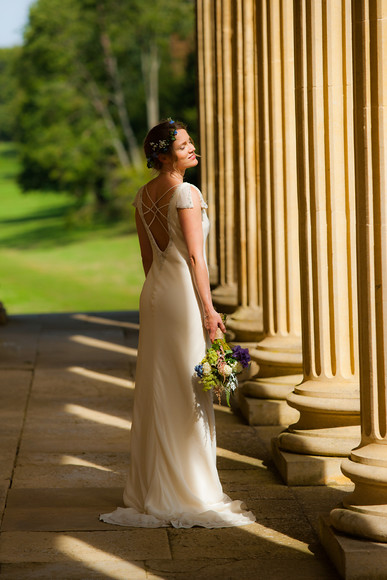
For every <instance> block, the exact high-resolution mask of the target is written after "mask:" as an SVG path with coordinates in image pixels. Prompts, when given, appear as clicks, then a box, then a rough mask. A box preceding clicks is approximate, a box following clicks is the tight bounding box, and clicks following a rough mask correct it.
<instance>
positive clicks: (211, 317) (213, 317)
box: [204, 310, 226, 342]
mask: <svg viewBox="0 0 387 580" xmlns="http://www.w3.org/2000/svg"><path fill="white" fill-rule="evenodd" d="M204 326H205V327H206V329H207V331H208V334H209V336H210V340H211V342H214V340H215V338H219V337H217V336H216V333H217V330H218V328H220V330H221V331H222V332H223V333H225V332H226V327H225V325H224V324H223V320H222V317H221V316H220V314H218V312H216V310H211V311H210V312H208V313H207V314H206V315H205V317H204Z"/></svg>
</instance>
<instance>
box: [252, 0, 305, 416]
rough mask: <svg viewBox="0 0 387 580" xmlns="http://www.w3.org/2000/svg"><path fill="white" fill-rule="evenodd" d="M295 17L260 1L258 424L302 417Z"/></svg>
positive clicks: (279, 0)
mask: <svg viewBox="0 0 387 580" xmlns="http://www.w3.org/2000/svg"><path fill="white" fill-rule="evenodd" d="M292 22H293V2H287V1H284V0H270V1H269V0H262V1H260V2H258V3H257V37H258V39H259V46H258V53H259V58H258V65H259V67H260V68H259V70H258V78H259V94H258V105H259V125H260V133H259V142H260V170H261V176H260V177H261V179H260V192H261V193H260V194H261V212H262V214H261V215H262V218H261V219H262V280H263V298H262V300H263V325H264V334H265V337H264V339H263V340H262V341H261V342H259V343H258V345H257V346H256V348H255V349H251V351H250V352H251V355H252V357H253V359H254V360H255V361H256V363H257V364H258V365H259V372H258V375H257V376H256V377H255V378H254V379H253V380H249V381H247V382H246V383H244V385H243V388H242V395H241V408H242V411H243V404H244V403H245V402H247V403H248V405H249V407H251V406H254V405H255V406H256V408H257V414H256V416H255V418H254V422H255V423H260V424H266V423H289V422H290V421H292V420H295V419H296V418H297V416H298V413H295V412H294V411H293V410H292V409H289V407H287V405H286V403H285V402H284V400H285V398H286V396H287V395H288V394H289V393H290V392H291V391H292V389H293V387H294V385H295V384H297V383H299V382H300V381H301V379H302V375H301V371H302V356H301V313H300V275H299V252H298V213H297V172H296V126H295V102H294V62H293V55H294V39H293V27H292ZM251 398H255V399H261V400H265V401H268V400H277V401H278V400H279V401H282V403H283V412H282V415H281V416H277V417H276V413H277V410H278V405H277V403H273V410H274V415H273V414H271V413H270V409H269V407H268V404H267V403H266V404H265V405H263V406H260V405H261V403H260V402H259V401H258V402H257V401H251ZM259 408H261V411H262V412H261V416H260V414H259V411H258V409H259ZM284 413H285V415H284ZM247 418H249V417H247ZM252 421H253V420H252V419H251V422H252Z"/></svg>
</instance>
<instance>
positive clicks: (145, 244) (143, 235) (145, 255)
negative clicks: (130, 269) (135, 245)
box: [135, 209, 153, 276]
mask: <svg viewBox="0 0 387 580" xmlns="http://www.w3.org/2000/svg"><path fill="white" fill-rule="evenodd" d="M135 216H136V228H137V234H138V239H139V242H140V251H141V259H142V266H143V268H144V272H145V276H147V275H148V272H149V270H150V267H151V266H152V262H153V252H152V246H151V243H150V241H149V237H148V234H147V232H146V229H145V227H144V224H143V223H142V220H141V218H140V214H139V213H138V209H136V214H135Z"/></svg>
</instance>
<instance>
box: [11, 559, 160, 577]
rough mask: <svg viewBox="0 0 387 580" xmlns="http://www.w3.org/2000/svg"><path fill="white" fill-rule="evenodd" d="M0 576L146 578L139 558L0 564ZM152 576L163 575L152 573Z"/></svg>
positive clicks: (146, 575)
mask: <svg viewBox="0 0 387 580" xmlns="http://www.w3.org/2000/svg"><path fill="white" fill-rule="evenodd" d="M0 576H1V577H2V578H3V579H4V580H56V579H57V578H63V579H65V580H144V579H146V578H149V575H148V574H147V572H146V570H145V568H144V563H143V562H140V561H138V560H136V561H134V562H131V561H120V562H117V561H116V562H112V561H111V560H110V559H108V560H98V561H96V562H87V563H86V562H73V561H65V562H59V563H55V562H54V563H51V562H47V563H46V562H43V563H35V562H34V563H28V564H3V565H2V566H1V568H0ZM152 578H155V579H156V578H162V577H160V576H152Z"/></svg>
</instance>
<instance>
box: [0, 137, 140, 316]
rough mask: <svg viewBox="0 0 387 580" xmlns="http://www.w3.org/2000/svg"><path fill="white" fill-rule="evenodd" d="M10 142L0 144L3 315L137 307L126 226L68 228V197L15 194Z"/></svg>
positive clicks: (135, 260) (133, 239)
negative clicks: (4, 312)
mask: <svg viewBox="0 0 387 580" xmlns="http://www.w3.org/2000/svg"><path fill="white" fill-rule="evenodd" d="M17 171H18V159H17V154H16V150H15V148H14V146H12V145H11V144H5V143H1V144H0V300H1V301H2V302H3V303H4V305H5V307H6V308H7V311H8V313H9V314H21V313H31V314H32V313H39V312H71V311H80V310H89V311H98V310H137V309H138V298H139V294H140V290H141V286H142V283H143V280H144V276H143V272H142V266H141V259H140V251H139V246H138V241H137V236H136V234H135V233H133V231H132V232H131V231H130V226H129V224H127V223H124V222H119V223H114V224H112V225H107V224H103V223H101V224H98V225H94V226H90V225H89V226H87V225H85V226H80V225H76V226H75V225H73V226H70V225H69V219H68V215H69V212H70V211H71V210H73V209H74V198H73V197H72V196H70V195H66V194H57V193H50V192H48V193H46V192H44V193H43V192H36V193H35V192H34V193H28V194H23V193H22V192H21V191H20V189H19V187H18V185H17V183H16V175H17Z"/></svg>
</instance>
